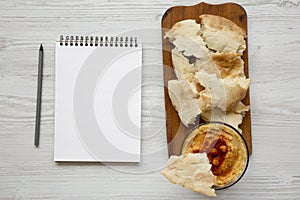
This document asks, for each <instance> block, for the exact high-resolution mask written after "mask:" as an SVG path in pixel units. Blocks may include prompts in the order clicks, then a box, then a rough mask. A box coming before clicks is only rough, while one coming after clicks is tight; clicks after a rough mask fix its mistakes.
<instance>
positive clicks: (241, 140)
mask: <svg viewBox="0 0 300 200" xmlns="http://www.w3.org/2000/svg"><path fill="white" fill-rule="evenodd" d="M206 126H207V127H210V128H211V130H213V129H214V130H216V129H219V130H227V131H229V132H230V134H232V135H234V136H235V137H232V139H233V140H231V141H230V143H231V144H232V145H233V144H236V142H238V143H239V146H240V147H239V149H238V148H236V149H235V150H238V151H239V150H241V149H240V148H241V147H242V148H244V149H243V151H244V153H242V155H240V154H238V155H239V157H242V159H243V161H244V166H243V168H242V170H239V171H240V172H239V174H238V175H236V178H235V179H233V180H231V181H230V182H228V183H226V184H225V185H221V186H214V187H213V188H214V189H216V190H221V189H225V188H228V187H231V186H233V185H234V184H236V183H237V182H238V181H239V180H240V179H241V178H242V177H243V175H244V174H245V172H246V170H247V168H248V164H249V151H248V146H247V143H246V141H245V139H244V137H243V136H242V134H241V133H239V131H237V130H236V129H235V128H234V127H232V126H231V125H229V124H226V123H223V122H216V121H211V122H205V123H202V124H199V125H197V126H195V127H194V128H193V129H192V130H191V131H190V132H189V133H188V134H187V135H186V137H185V139H184V140H183V143H182V146H181V151H180V152H181V154H183V153H185V152H186V151H187V148H190V146H188V145H191V142H192V141H193V140H194V138H195V136H196V135H199V134H201V133H198V134H197V133H196V132H195V131H196V130H197V129H198V130H199V128H203V129H204V128H206ZM227 131H226V132H227ZM207 134H214V135H212V136H214V137H215V135H216V133H210V132H206V135H205V137H207V136H210V135H207ZM218 140H219V138H218ZM203 143H205V140H204V141H203ZM211 144H212V145H216V144H217V142H216V143H215V144H213V143H211ZM201 146H202V148H205V146H203V145H202V144H201ZM214 147H215V146H210V148H211V149H212V148H214ZM211 149H210V150H211ZM203 152H206V151H203ZM188 153H191V152H188ZM194 153H195V152H194ZM200 153H201V152H200ZM207 153H208V154H209V153H210V151H207ZM243 157H244V158H243ZM211 164H212V163H211ZM235 165H237V164H235ZM212 166H213V165H212ZM220 176H221V175H220Z"/></svg>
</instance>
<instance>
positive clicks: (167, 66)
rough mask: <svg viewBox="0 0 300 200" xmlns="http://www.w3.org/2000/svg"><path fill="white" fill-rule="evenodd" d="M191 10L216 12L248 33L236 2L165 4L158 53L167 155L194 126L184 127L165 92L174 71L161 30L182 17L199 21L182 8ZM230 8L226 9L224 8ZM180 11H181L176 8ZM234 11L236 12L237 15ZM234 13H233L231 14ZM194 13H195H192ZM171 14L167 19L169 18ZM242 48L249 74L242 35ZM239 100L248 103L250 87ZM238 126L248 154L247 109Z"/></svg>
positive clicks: (174, 152)
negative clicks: (162, 74)
mask: <svg viewBox="0 0 300 200" xmlns="http://www.w3.org/2000/svg"><path fill="white" fill-rule="evenodd" d="M186 10H187V11H191V10H195V11H196V12H197V14H196V15H197V16H200V15H201V14H214V15H219V16H222V17H225V18H228V19H230V20H232V21H233V22H235V23H236V24H237V25H239V26H240V27H241V28H243V29H244V30H245V31H246V34H248V24H247V12H246V10H245V9H244V8H243V7H242V6H240V5H239V4H236V3H223V4H207V3H204V2H201V3H199V4H195V5H191V6H174V7H171V8H169V9H168V10H167V11H166V12H165V13H164V15H163V17H162V20H161V28H162V51H163V52H162V53H163V68H164V70H163V71H164V72H163V73H164V85H165V86H166V87H165V88H164V96H165V112H166V135H167V143H168V153H169V156H171V155H179V154H180V147H181V144H182V142H183V139H184V138H185V136H186V134H187V133H188V132H189V130H191V129H192V128H193V127H194V126H189V127H185V126H184V125H183V124H182V123H181V122H180V119H179V117H178V114H177V112H176V110H175V109H174V107H173V105H172V103H171V101H170V98H169V93H168V88H167V85H168V81H169V80H172V79H176V76H175V73H174V71H173V70H172V69H173V66H172V60H171V53H170V51H171V45H170V43H169V41H168V40H167V39H165V38H164V35H165V32H166V31H167V30H169V29H170V28H171V27H172V26H173V24H175V23H176V22H178V21H181V20H184V19H196V21H197V22H199V18H198V17H195V16H194V17H193V16H192V15H193V12H185V11H186ZM228 10H230V12H226V11H228ZM179 11H181V12H179ZM236 11H238V12H239V13H240V14H239V15H237V14H236V13H237V12H236ZM172 13H176V19H175V20H174V18H172V17H173V16H172ZM234 14H235V15H236V16H237V17H235V18H233V17H232V15H234ZM194 15H195V14H194ZM170 18H171V19H170ZM246 47H247V48H246V50H245V52H244V54H243V60H244V67H245V75H246V77H249V71H248V39H247V38H246ZM243 103H244V104H246V105H250V90H248V91H247V94H246V96H245V98H244V100H243ZM201 122H203V120H201V119H200V118H198V119H197V120H196V124H200V123H201ZM240 128H241V129H242V130H243V136H244V138H245V140H246V142H247V146H248V149H249V153H250V155H251V154H252V134H251V112H250V111H249V112H247V113H246V116H245V117H244V119H243V123H242V124H241V125H240Z"/></svg>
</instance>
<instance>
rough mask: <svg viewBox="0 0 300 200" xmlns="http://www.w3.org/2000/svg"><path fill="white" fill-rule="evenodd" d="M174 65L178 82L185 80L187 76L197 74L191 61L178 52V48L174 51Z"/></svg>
mask: <svg viewBox="0 0 300 200" xmlns="http://www.w3.org/2000/svg"><path fill="white" fill-rule="evenodd" d="M172 63H173V67H174V70H175V74H176V77H177V78H178V80H182V79H184V75H185V74H190V73H195V71H196V68H195V67H194V65H193V64H190V63H189V60H188V59H187V58H186V57H184V56H183V55H182V53H180V52H179V51H178V49H177V48H174V49H172Z"/></svg>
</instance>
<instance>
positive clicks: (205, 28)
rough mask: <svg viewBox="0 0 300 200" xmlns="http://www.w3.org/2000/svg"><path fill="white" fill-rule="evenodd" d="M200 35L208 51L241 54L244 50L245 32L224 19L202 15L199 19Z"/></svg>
mask: <svg viewBox="0 0 300 200" xmlns="http://www.w3.org/2000/svg"><path fill="white" fill-rule="evenodd" d="M199 18H200V20H201V22H200V24H201V30H200V32H201V35H202V38H203V40H204V42H205V43H207V46H208V48H209V49H211V50H213V51H217V52H225V53H238V54H242V53H243V52H244V50H245V49H246V42H245V37H246V32H245V31H244V30H243V29H242V28H240V27H239V26H238V25H236V24H235V23H234V22H232V21H230V20H229V19H226V18H224V17H220V16H215V15H208V14H204V15H201V16H200V17H199Z"/></svg>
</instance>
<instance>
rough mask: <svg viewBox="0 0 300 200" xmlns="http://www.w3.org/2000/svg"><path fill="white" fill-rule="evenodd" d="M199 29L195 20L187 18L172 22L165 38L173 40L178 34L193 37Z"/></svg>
mask: <svg viewBox="0 0 300 200" xmlns="http://www.w3.org/2000/svg"><path fill="white" fill-rule="evenodd" d="M199 31H200V24H197V23H196V20H192V19H187V20H183V21H179V22H177V23H176V24H174V25H173V27H172V28H171V29H170V30H169V31H167V32H166V35H165V38H168V39H169V40H170V42H173V41H174V40H175V39H176V38H177V37H178V36H186V37H190V36H192V37H194V36H195V35H197V34H198V32H199Z"/></svg>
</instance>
